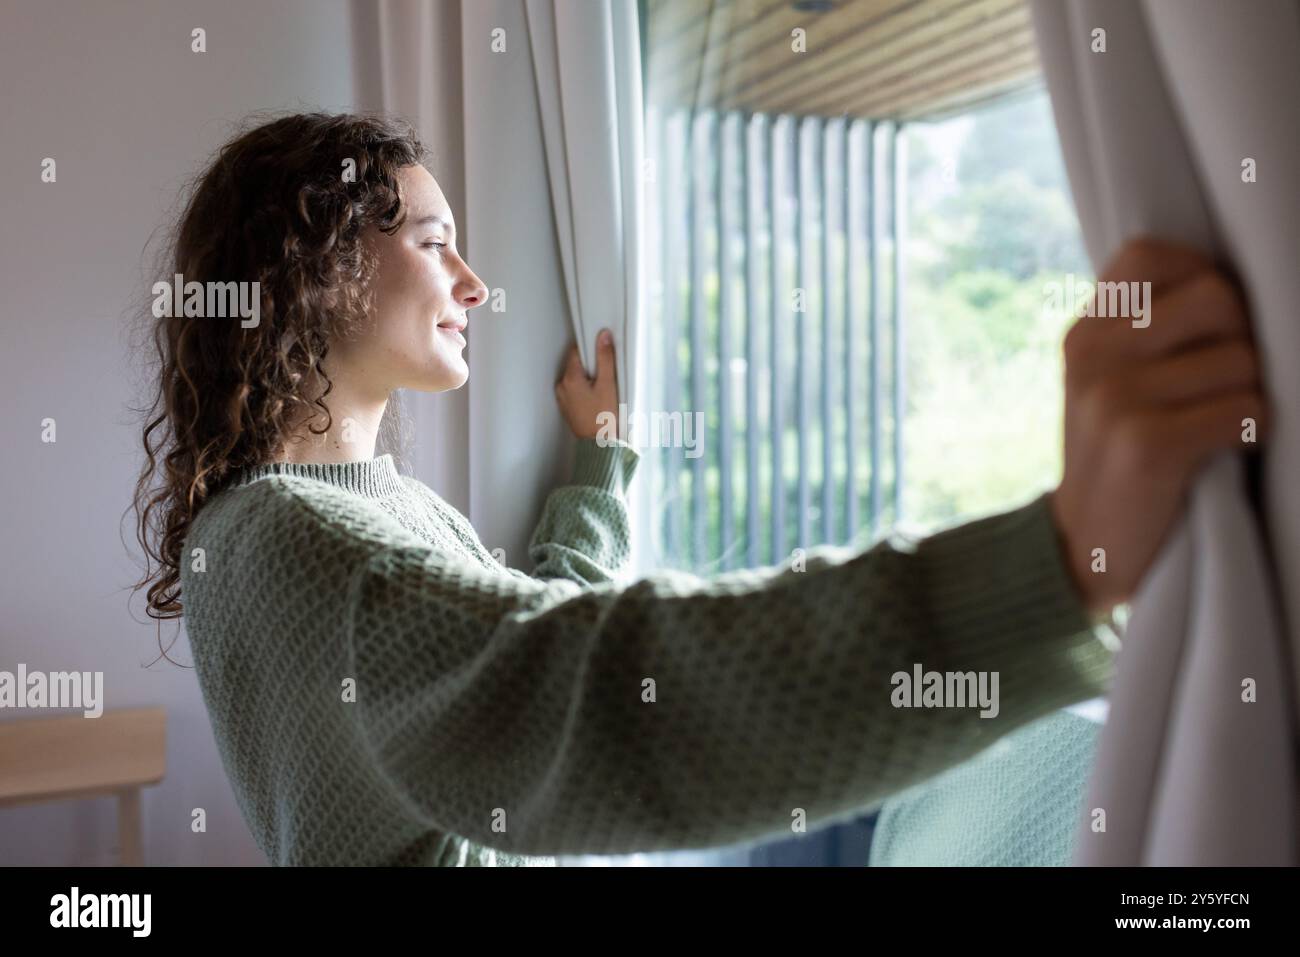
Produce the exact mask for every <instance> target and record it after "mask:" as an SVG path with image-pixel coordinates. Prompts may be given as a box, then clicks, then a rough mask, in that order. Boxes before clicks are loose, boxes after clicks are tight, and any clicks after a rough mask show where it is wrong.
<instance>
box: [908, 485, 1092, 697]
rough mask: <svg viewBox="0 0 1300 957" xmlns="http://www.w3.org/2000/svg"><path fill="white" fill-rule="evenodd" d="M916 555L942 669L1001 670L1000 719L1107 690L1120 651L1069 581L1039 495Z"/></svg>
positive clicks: (932, 541) (938, 539) (928, 543)
mask: <svg viewBox="0 0 1300 957" xmlns="http://www.w3.org/2000/svg"><path fill="white" fill-rule="evenodd" d="M917 556H918V558H919V559H920V562H921V567H922V568H923V569H924V576H925V591H924V592H923V594H924V595H925V596H927V599H928V601H927V610H926V614H927V616H928V619H929V620H928V621H927V625H928V632H929V634H930V635H932V636H933V639H934V641H935V642H936V643H937V647H936V648H935V651H936V653H937V655H938V656H939V658H940V659H942V661H943V662H945V663H944V664H942V665H940V666H939V667H941V668H943V669H946V670H950V671H972V670H973V671H989V672H992V671H996V672H998V673H999V682H1000V689H1001V690H1000V696H1001V699H1002V705H1001V714H1000V716H1001V717H1002V718H1004V719H1007V720H1011V721H1016V720H1017V719H1028V718H1031V717H1034V716H1037V715H1039V714H1043V713H1045V712H1046V711H1049V710H1051V709H1053V708H1059V707H1065V706H1066V705H1069V704H1073V703H1075V702H1077V701H1083V700H1086V699H1088V698H1093V697H1096V696H1097V695H1099V694H1101V693H1103V692H1104V690H1105V688H1106V686H1107V685H1108V683H1109V681H1110V678H1111V675H1112V673H1113V668H1114V656H1115V651H1116V650H1117V648H1116V645H1115V643H1114V640H1113V636H1112V635H1108V634H1106V633H1105V632H1104V631H1103V630H1102V629H1101V628H1099V627H1096V626H1095V625H1094V622H1093V619H1092V617H1091V616H1090V615H1089V613H1088V610H1087V608H1086V607H1085V606H1084V604H1083V601H1082V598H1081V597H1080V595H1079V593H1078V590H1077V588H1076V586H1075V584H1074V582H1073V581H1072V580H1071V578H1070V573H1069V571H1068V570H1067V568H1066V565H1065V559H1064V555H1063V551H1062V547H1061V542H1060V538H1059V536H1058V533H1057V530H1056V525H1055V523H1054V522H1053V520H1052V515H1051V510H1050V508H1049V506H1048V499H1047V496H1046V495H1043V496H1041V497H1039V498H1037V499H1035V500H1034V501H1033V502H1031V503H1029V504H1028V505H1025V506H1023V507H1021V508H1019V509H1015V510H1014V511H1010V512H1005V513H1002V514H1000V515H993V516H990V517H989V518H985V519H981V520H979V521H976V522H972V523H969V524H967V525H962V526H959V527H957V528H952V529H948V530H947V531H943V532H940V533H938V534H937V535H934V536H932V537H931V538H928V539H925V540H924V541H922V542H920V543H919V544H918V546H917Z"/></svg>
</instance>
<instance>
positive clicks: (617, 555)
mask: <svg viewBox="0 0 1300 957" xmlns="http://www.w3.org/2000/svg"><path fill="white" fill-rule="evenodd" d="M640 460H641V456H640V453H638V452H637V451H636V449H635V448H634V447H633V446H632V445H630V444H629V443H627V442H624V441H623V440H621V439H620V440H617V442H616V443H611V444H609V445H601V444H600V443H598V442H597V441H596V440H595V439H579V440H578V442H577V445H576V447H575V452H574V469H573V480H572V481H571V482H570V483H569V484H568V485H562V486H560V487H559V488H557V489H555V490H554V491H552V492H551V494H550V495H549V496H547V499H546V505H545V506H544V507H543V509H542V517H541V519H540V520H539V521H538V523H537V527H536V529H535V530H534V531H533V536H532V539H531V540H530V541H529V545H528V554H529V556H530V557H531V558H532V560H533V562H534V567H533V577H534V578H542V579H552V578H567V579H568V580H570V581H573V582H577V583H578V584H580V585H589V584H595V583H596V582H607V581H613V580H614V579H616V578H617V577H618V575H619V573H620V572H621V571H623V569H624V568H625V567H626V566H627V563H628V559H629V557H630V542H631V532H630V528H629V521H628V512H627V502H626V497H625V496H626V494H627V489H628V486H629V485H630V484H631V482H632V476H633V475H634V474H635V473H636V468H637V465H638V463H639V462H640Z"/></svg>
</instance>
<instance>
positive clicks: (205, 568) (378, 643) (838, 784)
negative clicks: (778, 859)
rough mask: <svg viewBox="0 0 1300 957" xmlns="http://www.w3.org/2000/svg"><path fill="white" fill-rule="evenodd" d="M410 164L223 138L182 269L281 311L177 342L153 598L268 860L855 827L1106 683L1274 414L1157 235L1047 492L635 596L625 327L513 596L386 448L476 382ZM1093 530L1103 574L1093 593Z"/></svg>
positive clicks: (431, 207)
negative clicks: (618, 413) (606, 420)
mask: <svg viewBox="0 0 1300 957" xmlns="http://www.w3.org/2000/svg"><path fill="white" fill-rule="evenodd" d="M423 158H424V151H423V148H422V147H421V145H420V144H419V142H418V141H417V139H416V137H415V136H414V135H413V133H412V132H411V131H410V129H409V128H408V127H406V126H405V125H403V124H400V123H397V122H395V121H391V120H388V119H383V118H373V117H358V116H346V115H345V116H329V115H321V114H311V115H296V116H287V117H284V118H282V119H278V120H275V121H273V122H270V123H266V124H264V125H262V126H259V127H257V128H254V129H251V130H249V131H248V132H246V133H244V134H243V135H241V136H239V137H237V138H235V139H234V140H232V141H231V142H230V143H228V144H227V145H226V146H225V147H224V148H223V149H222V150H221V151H220V152H219V154H218V156H217V157H216V159H215V160H214V161H213V163H212V164H211V166H210V167H209V168H208V169H207V171H206V172H205V173H204V174H203V175H202V176H201V178H200V179H199V180H198V182H197V185H196V187H195V189H194V192H193V195H192V197H191V198H190V201H189V204H188V206H187V208H186V210H185V212H184V214H183V216H182V218H181V221H180V225H179V229H178V232H177V234H176V239H175V256H174V263H172V264H171V265H172V266H173V267H174V268H173V269H172V270H171V271H172V272H174V273H176V274H180V275H181V276H183V277H184V280H185V282H186V283H189V282H191V281H195V282H199V283H226V282H237V283H248V284H251V283H254V282H255V283H257V284H258V286H257V287H256V288H257V290H258V297H259V299H258V301H259V302H260V320H259V321H257V322H256V323H253V322H248V321H241V320H239V319H237V318H223V317H221V316H206V317H197V316H184V317H175V318H167V317H164V318H161V319H159V320H158V325H157V344H158V348H159V354H160V360H161V368H160V372H159V380H158V386H159V388H158V395H157V402H156V406H155V411H154V415H153V417H152V419H151V421H150V422H149V424H148V426H147V427H146V429H145V433H144V439H145V446H146V451H147V458H148V461H147V464H146V467H145V470H144V474H143V475H142V477H141V482H140V487H139V489H138V490H137V506H138V508H139V510H140V534H141V539H142V542H143V543H144V545H145V548H146V550H147V551H148V554H149V555H150V556H151V557H152V559H153V560H154V561H156V563H157V567H156V568H154V567H153V566H152V565H151V566H150V568H149V569H148V570H147V571H146V579H145V581H144V582H142V583H141V586H142V587H144V586H146V585H147V587H148V592H147V594H148V601H149V610H150V614H152V615H153V616H155V617H158V618H172V617H178V616H180V615H181V614H182V612H183V614H184V617H185V620H186V624H187V629H188V633H189V638H190V642H191V645H192V647H193V651H194V658H195V665H196V668H197V671H198V677H199V681H200V684H201V687H202V691H203V694H204V698H205V701H206V704H207V707H208V709H209V712H210V714H211V718H212V722H213V727H214V730H215V733H216V737H217V741H218V743H219V746H220V750H221V754H222V758H223V761H224V763H225V767H226V770H227V772H228V774H229V776H230V779H231V781H232V784H233V786H234V788H235V793H236V795H237V796H238V799H239V802H240V805H241V807H242V810H243V813H244V815H245V817H246V820H247V821H248V824H249V826H250V827H251V828H252V831H253V833H254V835H255V836H256V838H257V841H258V843H259V845H260V846H261V847H262V848H263V850H264V851H265V852H266V854H267V855H268V857H269V858H270V859H271V861H272V862H274V863H277V864H301V863H351V864H374V863H391V864H473V863H498V864H500V863H512V864H518V863H532V862H539V863H545V862H547V861H549V860H550V857H549V856H550V855H555V854H569V853H592V854H604V853H611V854H612V853H625V852H633V851H658V850H668V849H677V848H691V847H705V846H712V845H721V844H729V843H735V842H742V841H750V840H757V839H760V838H763V837H766V836H772V835H774V834H778V833H780V832H785V833H789V831H787V830H786V829H787V828H791V827H792V826H793V827H795V828H796V829H797V828H798V827H799V826H800V825H801V824H802V823H803V822H805V821H806V822H807V823H808V824H810V825H811V824H817V823H821V822H824V821H827V820H830V819H832V818H835V817H838V816H840V815H849V814H852V813H855V812H857V811H860V810H861V809H862V808H863V807H865V806H868V805H871V804H873V803H876V802H878V801H879V800H880V799H882V798H883V797H884V796H886V795H888V794H890V793H891V792H895V791H898V790H901V789H902V788H904V787H906V786H908V785H910V784H912V783H914V782H916V781H919V780H921V779H923V778H925V777H926V776H928V775H931V774H933V773H935V772H937V771H940V770H942V769H943V768H945V767H948V766H950V765H953V764H955V763H957V762H959V761H962V760H963V759H965V758H968V757H970V756H971V755H974V754H975V753H977V752H979V751H980V750H981V749H983V748H984V747H986V746H987V745H989V744H990V743H992V742H993V741H994V740H995V739H997V738H998V737H999V736H1001V735H1003V734H1005V733H1007V732H1009V731H1011V730H1013V729H1014V728H1016V727H1019V726H1021V725H1023V724H1025V723H1026V722H1028V721H1030V720H1032V719H1034V718H1037V717H1040V716H1042V715H1046V714H1048V713H1050V712H1052V711H1054V710H1055V709H1057V708H1060V707H1062V706H1065V705H1067V704H1069V703H1071V702H1074V701H1078V700H1081V699H1086V698H1090V697H1093V696H1095V695H1096V694H1098V693H1099V692H1100V691H1101V690H1102V689H1103V687H1104V684H1105V681H1106V678H1107V675H1108V672H1109V668H1110V664H1111V649H1110V648H1108V647H1107V646H1106V645H1105V644H1104V643H1103V642H1102V641H1100V640H1098V638H1097V636H1096V635H1095V634H1094V632H1093V630H1092V627H1091V626H1092V623H1093V621H1094V620H1095V618H1096V616H1098V615H1100V614H1103V613H1104V612H1105V611H1106V610H1107V609H1108V608H1109V607H1110V606H1111V605H1113V604H1114V603H1115V602H1117V601H1121V600H1123V599H1124V598H1125V597H1126V596H1127V595H1128V593H1129V592H1130V591H1131V590H1132V588H1133V587H1134V586H1135V584H1136V582H1137V580H1138V578H1139V577H1140V575H1141V573H1142V571H1143V569H1144V568H1145V567H1146V565H1147V564H1148V563H1149V561H1150V559H1151V557H1152V556H1153V555H1154V553H1155V552H1156V550H1157V549H1158V547H1159V543H1160V540H1161V538H1162V537H1163V535H1164V534H1165V531H1166V529H1167V528H1168V527H1169V524H1170V522H1171V521H1172V519H1173V518H1174V516H1175V514H1176V512H1177V510H1178V507H1179V505H1178V501H1179V498H1180V496H1181V492H1182V490H1183V489H1184V488H1185V487H1186V485H1187V482H1188V480H1189V478H1190V477H1191V475H1192V474H1193V472H1194V470H1195V468H1196V466H1197V465H1198V463H1200V462H1201V461H1202V460H1203V459H1204V458H1205V457H1206V456H1207V455H1209V454H1211V453H1212V452H1214V451H1217V450H1219V449H1222V448H1227V447H1231V446H1232V445H1233V444H1234V443H1235V442H1236V440H1237V439H1236V437H1237V426H1236V424H1235V423H1237V422H1238V421H1239V420H1240V419H1241V417H1242V416H1243V415H1253V416H1255V417H1257V418H1258V417H1259V416H1260V415H1261V404H1260V403H1261V400H1260V397H1259V395H1258V389H1257V382H1256V376H1255V370H1254V364H1253V359H1252V358H1251V357H1250V353H1249V349H1248V348H1246V347H1244V346H1243V345H1242V343H1243V342H1244V335H1245V322H1244V318H1243V315H1242V311H1241V308H1240V304H1239V303H1238V302H1237V301H1236V299H1235V298H1233V296H1232V294H1231V292H1230V289H1229V287H1227V286H1226V284H1224V283H1223V282H1222V280H1219V279H1218V278H1217V277H1215V276H1213V275H1212V274H1211V273H1209V272H1208V271H1207V264H1206V263H1204V262H1203V261H1202V260H1200V259H1199V258H1197V257H1195V256H1193V255H1192V254H1190V253H1187V252H1186V251H1178V250H1170V249H1167V248H1164V247H1158V246H1155V245H1153V244H1149V243H1148V244H1139V245H1137V246H1135V247H1133V248H1132V249H1130V250H1129V252H1128V253H1127V258H1125V257H1121V258H1120V260H1119V261H1117V264H1116V266H1115V274H1116V276H1122V277H1125V278H1144V279H1153V280H1156V281H1157V283H1159V284H1160V285H1158V287H1157V288H1158V289H1161V288H1166V287H1167V288H1168V289H1169V290H1171V291H1169V292H1166V293H1165V295H1164V299H1161V300H1159V301H1158V302H1157V308H1160V309H1164V308H1167V309H1168V310H1169V311H1170V312H1171V313H1173V312H1178V313H1179V315H1178V316H1177V320H1178V321H1177V322H1174V321H1172V320H1171V321H1170V322H1169V323H1168V324H1162V323H1159V322H1157V323H1155V324H1153V326H1152V328H1151V329H1148V330H1144V335H1142V336H1136V335H1129V334H1127V333H1125V332H1124V331H1122V330H1123V329H1126V328H1127V324H1124V326H1123V327H1121V326H1117V325H1113V324H1112V325H1109V326H1105V327H1103V326H1100V325H1097V326H1089V327H1087V328H1084V327H1083V326H1080V327H1079V328H1080V329H1083V331H1082V332H1080V333H1078V334H1072V338H1071V342H1070V345H1069V352H1070V375H1069V385H1070V389H1069V392H1070V396H1071V399H1070V402H1071V403H1072V404H1071V405H1070V406H1069V407H1068V408H1067V436H1068V438H1067V450H1066V463H1067V466H1066V475H1065V478H1064V479H1063V481H1062V483H1061V485H1060V487H1059V488H1058V489H1057V490H1056V491H1055V492H1054V493H1052V494H1051V495H1050V496H1044V497H1042V498H1040V499H1038V500H1036V501H1034V502H1032V503H1030V504H1029V505H1026V506H1024V507H1022V508H1020V509H1016V510H1014V511H1010V512H1007V513H1005V514H1002V515H997V516H993V517H990V518H987V519H984V520H982V521H979V522H975V523H972V524H970V525H966V526H963V527H961V528H956V529H951V530H949V531H946V532H943V533H941V534H939V535H936V536H933V537H931V538H928V539H925V540H923V541H919V542H900V541H896V542H884V543H881V544H878V545H876V546H875V547H873V548H871V549H869V550H868V549H862V550H858V549H837V548H825V549H817V550H814V551H813V552H812V553H811V554H809V555H808V557H807V561H806V567H800V568H798V569H796V568H794V567H791V565H790V564H789V563H786V564H784V565H782V566H781V567H779V568H766V569H757V570H750V571H745V572H734V573H729V574H726V575H722V576H719V577H716V578H713V579H701V578H695V577H692V576H689V575H685V574H680V573H671V572H665V573H662V574H658V575H655V576H652V577H648V578H645V579H642V580H640V581H636V582H633V583H631V584H627V583H624V582H621V581H619V580H618V574H619V572H620V571H621V570H623V569H624V567H625V562H626V560H627V555H628V518H627V512H626V507H625V503H624V497H623V496H624V491H625V490H626V488H627V484H628V482H629V481H630V480H631V478H632V476H633V474H634V472H635V469H636V465H637V453H636V451H635V450H634V449H632V448H631V447H629V446H628V445H627V444H626V443H621V442H620V443H607V442H603V441H599V440H598V439H597V416H598V414H599V413H600V412H604V411H613V410H614V409H616V407H617V389H616V384H615V382H614V373H613V368H614V366H613V361H612V360H613V349H612V346H611V345H610V344H609V342H608V341H607V340H606V341H604V342H602V344H601V345H600V347H599V371H598V374H597V377H596V379H595V380H594V381H589V380H588V379H587V377H586V375H585V374H584V372H583V370H582V368H581V366H580V364H579V363H578V362H577V361H576V357H574V356H572V355H571V358H570V363H569V366H568V371H567V372H566V373H565V375H564V377H563V379H562V381H561V382H560V383H559V385H558V386H557V390H556V395H557V398H558V400H559V404H560V407H561V409H562V411H563V413H564V416H565V418H566V420H567V422H568V424H569V426H570V427H571V428H572V430H573V432H574V433H575V435H576V437H577V439H578V443H577V453H576V455H577V460H576V466H575V470H574V474H573V479H572V482H571V484H569V485H566V486H564V487H562V488H558V489H556V490H555V491H554V492H552V494H551V495H550V497H549V499H548V500H547V502H546V504H545V508H544V510H543V513H542V516H541V520H540V523H539V525H538V526H537V528H536V531H535V533H534V535H533V537H532V540H531V547H530V553H531V557H532V559H533V560H534V562H535V567H534V569H533V572H532V574H531V575H526V574H524V573H522V572H520V571H516V570H512V569H508V568H504V567H502V566H501V565H500V564H498V563H497V562H496V561H495V560H494V559H493V557H492V555H491V554H490V553H489V552H488V550H487V549H486V548H485V547H484V546H483V544H482V543H481V542H480V541H479V539H478V536H477V535H476V534H475V532H474V529H473V528H471V527H470V525H469V523H468V522H467V521H466V520H465V518H464V517H463V516H461V515H460V514H459V513H458V512H457V511H456V510H455V509H453V508H452V507H451V506H450V505H448V504H447V503H446V502H445V501H443V500H442V498H441V497H440V496H438V494H437V493H436V492H434V491H433V490H431V489H429V488H427V487H426V486H424V485H422V484H420V483H419V482H416V481H414V480H413V479H410V478H408V477H404V476H401V475H399V474H398V472H397V470H396V468H395V466H394V464H393V460H392V458H391V456H388V455H382V456H379V457H375V442H376V436H377V434H378V432H379V428H380V422H381V420H382V419H383V418H384V414H385V410H386V408H387V402H388V398H389V395H390V393H391V392H392V390H394V389H398V388H409V389H419V390H424V391H431V392H437V391H442V390H447V389H454V388H458V387H459V386H461V385H462V384H463V383H464V382H465V381H466V377H467V375H468V369H467V367H466V364H465V362H464V360H463V358H462V356H461V350H462V348H463V346H464V340H463V337H462V333H463V332H464V327H465V325H466V321H467V314H468V312H469V311H470V310H471V309H473V308H474V307H475V306H478V305H480V304H481V303H482V302H483V300H484V297H485V296H486V289H485V288H484V285H483V283H482V282H481V281H480V280H479V278H478V277H477V276H476V275H475V274H474V273H473V272H472V271H471V270H470V268H469V266H468V265H467V264H466V263H465V261H464V260H463V259H462V258H461V256H460V254H459V253H458V252H457V250H456V232H455V224H454V219H453V216H452V211H451V210H450V209H449V208H448V206H447V203H446V200H445V198H444V197H443V195H442V192H441V190H440V189H439V188H438V185H437V183H436V182H435V181H434V179H433V177H432V176H430V175H429V173H428V171H427V170H426V169H424V167H423V166H422V165H421V163H422V160H423ZM1189 287H1190V288H1191V290H1192V293H1194V294H1195V295H1193V297H1192V299H1190V300H1189V299H1186V298H1185V297H1186V296H1187V295H1188V289H1189ZM241 288H244V287H241ZM1180 296H1183V297H1184V298H1181V299H1180V298H1179V297H1180ZM1162 303H1163V305H1162ZM503 321H504V320H503ZM1193 340H1196V342H1197V346H1198V347H1197V349H1195V350H1192V351H1187V349H1186V347H1187V346H1188V344H1189V343H1190V342H1192V341H1193ZM1179 350H1182V351H1179ZM1243 352H1244V358H1243V355H1242V353H1243ZM1174 353H1177V356H1174ZM1178 356H1181V357H1182V358H1178ZM1188 357H1191V358H1188ZM1179 362H1181V363H1182V365H1181V366H1178V365H1176V364H1177V363H1179ZM1189 363H1190V364H1189ZM1198 370H1199V371H1201V372H1202V373H1203V374H1201V375H1200V376H1199V377H1194V378H1193V380H1192V381H1183V377H1180V376H1178V375H1175V374H1176V373H1187V372H1189V371H1190V372H1196V371H1198ZM1206 370H1214V371H1212V372H1211V371H1206ZM1225 370H1226V371H1225ZM1099 543H1100V544H1102V545H1104V546H1105V547H1107V549H1108V550H1109V552H1110V558H1109V568H1108V571H1107V573H1106V574H1105V575H1092V574H1090V573H1089V571H1088V567H1089V562H1090V561H1091V560H1092V554H1091V550H1092V549H1093V548H1094V547H1095V546H1097V545H1098V544H1099ZM914 667H921V668H923V669H925V670H926V671H937V672H940V673H952V674H956V673H965V672H969V673H972V674H978V675H981V676H984V677H987V676H990V675H996V676H997V677H998V679H999V680H998V684H997V685H996V687H997V688H998V689H999V692H998V695H999V697H998V701H997V702H996V717H981V710H980V709H978V708H971V707H960V706H949V707H938V708H934V707H913V706H912V703H911V702H909V701H901V700H900V699H899V698H898V696H897V694H896V691H897V684H896V682H895V681H894V680H893V678H892V677H891V676H897V675H899V674H904V673H905V674H911V673H912V672H913V669H914Z"/></svg>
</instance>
